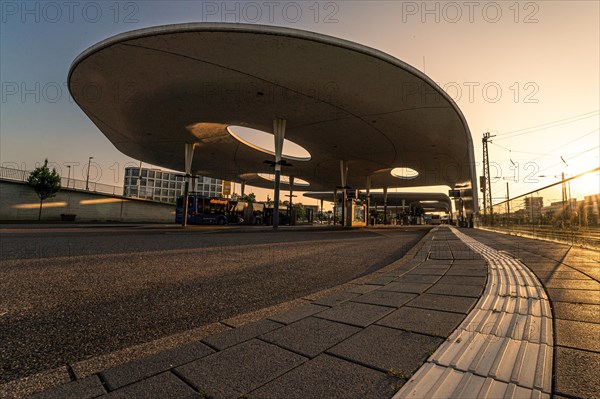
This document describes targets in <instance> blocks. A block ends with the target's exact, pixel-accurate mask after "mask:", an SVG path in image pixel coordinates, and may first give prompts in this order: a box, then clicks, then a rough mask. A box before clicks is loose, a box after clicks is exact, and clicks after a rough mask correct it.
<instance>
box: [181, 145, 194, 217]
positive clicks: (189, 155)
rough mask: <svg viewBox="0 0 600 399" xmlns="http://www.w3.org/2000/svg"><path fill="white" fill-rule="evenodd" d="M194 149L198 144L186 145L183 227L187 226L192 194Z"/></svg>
mask: <svg viewBox="0 0 600 399" xmlns="http://www.w3.org/2000/svg"><path fill="white" fill-rule="evenodd" d="M194 147H196V144H191V143H185V146H184V151H185V154H184V155H185V182H184V185H183V219H182V221H181V226H183V227H185V226H187V218H188V195H189V193H190V177H191V176H192V160H193V159H194Z"/></svg>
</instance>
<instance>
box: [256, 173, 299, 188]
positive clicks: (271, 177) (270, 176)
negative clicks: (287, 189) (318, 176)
mask: <svg viewBox="0 0 600 399" xmlns="http://www.w3.org/2000/svg"><path fill="white" fill-rule="evenodd" d="M257 175H258V177H261V178H263V179H265V180H269V181H274V180H275V175H273V174H270V173H257ZM280 181H281V184H288V185H289V184H290V177H289V176H285V175H281V180H280ZM294 186H301V187H308V186H310V183H309V182H307V181H306V180H302V179H299V178H297V177H294Z"/></svg>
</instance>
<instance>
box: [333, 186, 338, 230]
mask: <svg viewBox="0 0 600 399" xmlns="http://www.w3.org/2000/svg"><path fill="white" fill-rule="evenodd" d="M337 193H338V191H337V188H336V189H334V190H333V224H334V225H335V224H336V222H337Z"/></svg>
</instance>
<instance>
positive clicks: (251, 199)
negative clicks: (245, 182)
mask: <svg viewBox="0 0 600 399" xmlns="http://www.w3.org/2000/svg"><path fill="white" fill-rule="evenodd" d="M241 199H242V200H244V201H246V202H248V203H249V204H253V203H255V202H256V195H255V194H254V193H250V194H244V195H243V196H242V197H241Z"/></svg>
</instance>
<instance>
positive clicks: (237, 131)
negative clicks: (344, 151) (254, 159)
mask: <svg viewBox="0 0 600 399" xmlns="http://www.w3.org/2000/svg"><path fill="white" fill-rule="evenodd" d="M227 131H228V132H229V134H231V135H232V136H233V137H234V138H235V139H236V140H238V141H239V142H241V143H243V144H245V145H247V146H248V147H251V148H254V149H255V150H258V151H261V152H264V153H266V154H271V155H275V140H274V138H273V134H272V133H267V132H263V131H261V130H256V129H251V128H249V127H243V126H234V125H231V126H227ZM282 157H283V158H285V159H292V160H294V161H310V153H309V152H308V151H306V150H305V149H304V147H302V146H300V145H298V144H296V143H294V142H292V141H290V140H286V139H283V154H282Z"/></svg>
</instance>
